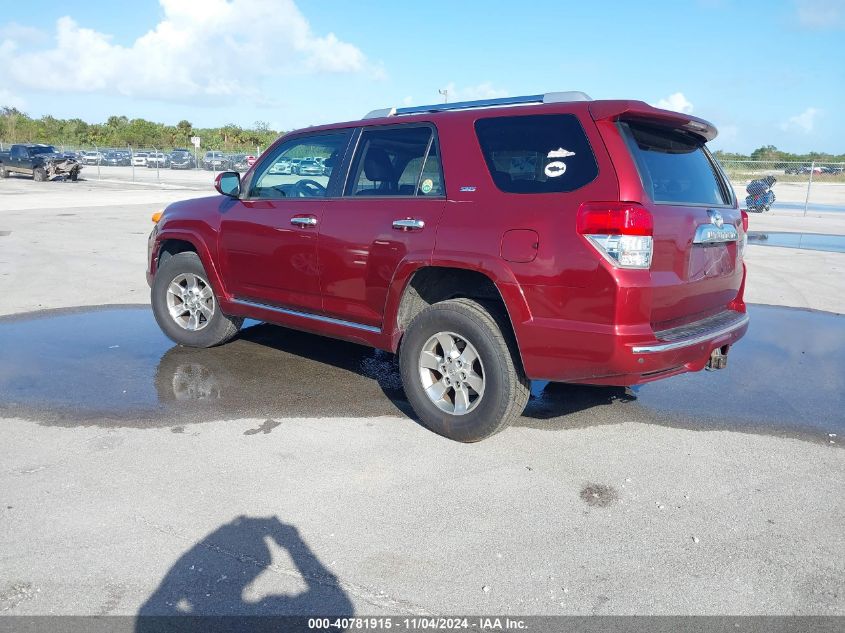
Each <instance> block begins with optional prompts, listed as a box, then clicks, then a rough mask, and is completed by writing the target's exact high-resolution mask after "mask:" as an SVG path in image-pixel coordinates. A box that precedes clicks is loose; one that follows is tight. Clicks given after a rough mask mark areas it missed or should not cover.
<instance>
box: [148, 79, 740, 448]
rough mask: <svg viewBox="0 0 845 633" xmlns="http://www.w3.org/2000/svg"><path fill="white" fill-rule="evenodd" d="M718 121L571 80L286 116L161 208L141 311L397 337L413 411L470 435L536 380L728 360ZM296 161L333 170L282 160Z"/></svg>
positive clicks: (731, 279)
mask: <svg viewBox="0 0 845 633" xmlns="http://www.w3.org/2000/svg"><path fill="white" fill-rule="evenodd" d="M715 136H716V129H715V128H714V126H713V125H711V124H710V123H708V122H707V121H703V120H701V119H698V118H695V117H692V116H690V115H687V114H679V113H676V112H669V111H665V110H659V109H657V108H653V107H651V106H648V105H646V104H645V103H642V102H639V101H618V100H615V101H593V100H590V99H589V97H587V96H586V95H584V94H583V93H579V92H569V93H548V94H545V95H533V96H526V97H515V98H505V99H492V100H487V101H475V102H463V103H452V104H439V105H432V106H421V107H408V108H399V109H394V108H391V109H388V110H380V111H375V112H372V113H370V114H369V115H367V116H366V117H365V118H364V119H362V120H359V121H352V122H348V123H339V124H334V125H324V126H320V127H313V128H308V129H306V130H301V131H297V132H292V133H290V134H287V135H285V136H284V137H282V138H280V139H279V140H278V141H277V142H276V143H275V144H274V145H272V146H271V147H270V148H269V149H268V150H267V151H266V152H264V154H263V155H262V156H261V157H260V159H259V160H258V161H257V162H256V163H255V165H254V166H253V167H252V168H250V169H249V171H247V172H246V173H245V174H244V175H243V176H241V175H239V174H237V173H235V172H224V173H221V174H219V175H218V176H217V178H216V181H215V187H216V189H217V191H218V192H219V194H220V195H217V196H213V197H207V198H201V199H196V200H187V201H183V202H177V203H174V204H172V205H170V206H168V207H167V208H166V209H165V210H164V211H163V213H162V214H156V216H154V220H156V221H157V223H156V225H155V228H154V229H153V232H152V234H151V235H150V238H149V257H148V262H149V265H148V271H147V278H148V281H149V283H150V285H151V287H152V306H153V311H154V313H155V317H156V319H157V321H158V323H159V325H160V326H161V328H162V330H163V331H164V332H165V333H166V334H167V335H168V336H169V337H170V338H172V339H173V340H174V341H176V342H177V343H181V344H183V345H188V346H196V347H208V346H213V345H219V344H221V343H225V342H226V341H228V340H229V339H231V338H232V337H233V336H235V335H236V333H237V332H238V329H239V327H240V326H241V323H242V321H243V319H244V318H252V319H258V320H261V321H269V322H273V323H277V324H280V325H283V326H286V327H290V328H295V329H299V330H305V331H309V332H314V333H318V334H323V335H326V336H329V337H334V338H339V339H345V340H349V341H354V342H356V343H361V344H364V345H370V346H373V347H376V348H379V349H383V350H388V351H390V352H394V353H398V355H399V365H400V368H401V375H402V382H403V385H404V389H405V393H406V395H407V397H408V400H409V401H410V404H411V405H412V406H413V409H414V411H415V412H416V414H417V416H418V418H419V420H420V421H421V422H422V424H423V425H425V426H426V427H428V428H429V429H431V430H433V431H435V432H437V433H440V434H442V435H445V436H446V437H449V438H452V439H455V440H459V441H464V442H471V441H477V440H480V439H482V438H485V437H488V436H490V435H492V434H493V433H496V432H497V431H499V430H501V429H502V428H504V427H505V426H506V425H507V424H508V423H509V422H511V421H512V420H514V419H515V418H516V417H518V416H519V415H520V414H521V412H522V411H523V408H524V407H525V405H526V403H527V401H528V397H529V381H530V380H532V379H542V380H551V381H560V382H570V383H583V384H593V385H634V384H639V383H644V382H648V381H653V380H657V379H660V378H666V377H668V376H674V375H676V374H680V373H683V372H688V371H699V370H702V369H704V368H708V369H719V368H721V367H723V366H724V365H725V363H726V360H727V353H728V349H729V347H730V346H731V345H732V344H733V343H735V342H736V341H737V340H738V339H739V338H740V337H741V336H742V335H743V334H744V333H745V330H746V329H747V326H748V325H747V324H748V316H747V315H746V310H745V303H744V302H743V288H744V281H745V266H744V264H743V259H742V258H743V250H744V248H745V243H746V231H747V228H748V216H747V215H746V214H745V212H744V211H740V210H739V209H738V207H737V201H736V197H735V195H734V193H733V189H732V188H731V186H730V184H729V182H728V179H727V177H726V176H725V174H724V172H723V171H722V169H721V168H720V166H719V164H718V163H717V162H716V160H714V158H713V157H712V156H711V155H710V153H709V151H708V150H707V148H706V146H705V143H706V142H707V141H710V140H712V139H713V138H714V137H715ZM303 158H307V159H308V160H313V161H314V162H318V163H320V164H322V165H323V166H324V169H323V170H322V171H320V170H314V173H313V174H312V173H311V172H308V173H307V174H306V173H305V172H304V171H303V172H302V173H298V174H288V173H280V171H279V170H278V169H274V166H275V165H277V164H279V163H280V162H283V161H289V162H291V163H292V162H293V161H295V160H297V159H303ZM304 163H305V161H304V160H303V161H302V163H301V164H304ZM318 172H319V173H318ZM159 216H160V217H159Z"/></svg>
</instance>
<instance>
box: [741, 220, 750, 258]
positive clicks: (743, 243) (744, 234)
mask: <svg viewBox="0 0 845 633" xmlns="http://www.w3.org/2000/svg"><path fill="white" fill-rule="evenodd" d="M739 212H740V214H741V215H742V239H741V240H739V256H740V257H744V256H745V247H746V246H747V245H748V211H746V210H745V209H740V210H739Z"/></svg>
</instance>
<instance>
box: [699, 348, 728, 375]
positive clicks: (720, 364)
mask: <svg viewBox="0 0 845 633" xmlns="http://www.w3.org/2000/svg"><path fill="white" fill-rule="evenodd" d="M727 366H728V346H727V345H725V346H724V347H717V348H716V349H714V350H713V351H712V352H710V360H709V361H707V364H706V365H705V366H704V369H706V370H707V371H716V370H717V369H724V368H725V367H727Z"/></svg>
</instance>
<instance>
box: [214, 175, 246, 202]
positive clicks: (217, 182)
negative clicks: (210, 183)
mask: <svg viewBox="0 0 845 633" xmlns="http://www.w3.org/2000/svg"><path fill="white" fill-rule="evenodd" d="M214 188H215V189H217V191H218V193H222V194H223V195H224V196H229V197H230V198H237V197H238V195H240V193H241V175H240V174H239V173H238V172H236V171H222V172H220V173H219V174H217V177H216V178H215V179H214Z"/></svg>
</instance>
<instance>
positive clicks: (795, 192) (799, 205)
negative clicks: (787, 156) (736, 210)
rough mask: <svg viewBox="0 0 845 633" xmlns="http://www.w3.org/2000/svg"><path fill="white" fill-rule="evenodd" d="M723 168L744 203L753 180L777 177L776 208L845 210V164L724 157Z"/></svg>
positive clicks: (740, 201) (775, 186) (775, 184)
mask: <svg viewBox="0 0 845 633" xmlns="http://www.w3.org/2000/svg"><path fill="white" fill-rule="evenodd" d="M720 163H721V165H722V167H723V168H724V170H725V172H726V173H727V175H728V178H730V180H731V184H733V186H734V189H735V190H736V195H737V199H738V200H739V203H740V206H744V205H743V203H744V201H745V199H746V196H747V195H748V194H749V193H750V192H749V191H748V190H747V188H748V186H749V185H750V184H751V182H752V181H755V180H760V179H763V178H765V177H766V176H773V177H774V178H775V182H774V184H773V185H772V191H773V192H774V194H775V196H776V200H775V202H774V204H773V205H772V209H773V210H781V211H799V212H801V213H803V214H804V215H806V214H807V213H808V211H844V212H845V163H831V162H818V161H803V162H791V161H757V160H721V161H720Z"/></svg>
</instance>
